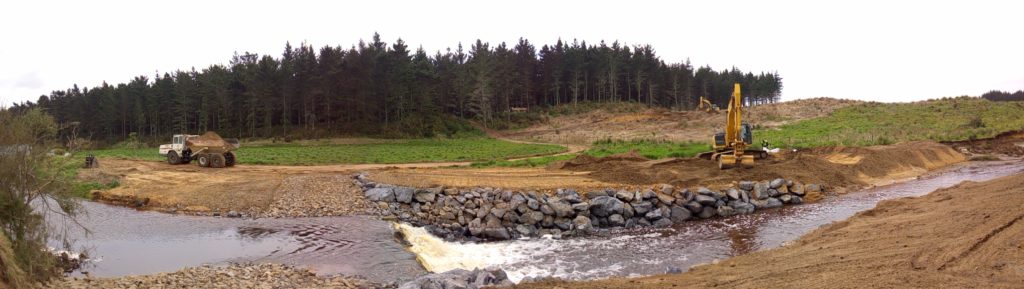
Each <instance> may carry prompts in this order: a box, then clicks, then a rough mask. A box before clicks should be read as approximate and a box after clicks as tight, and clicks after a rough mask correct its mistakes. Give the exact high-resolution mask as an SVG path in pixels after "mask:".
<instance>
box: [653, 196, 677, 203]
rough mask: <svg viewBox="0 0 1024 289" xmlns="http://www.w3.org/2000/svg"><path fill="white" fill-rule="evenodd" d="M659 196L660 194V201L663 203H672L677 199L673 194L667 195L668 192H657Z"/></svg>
mask: <svg viewBox="0 0 1024 289" xmlns="http://www.w3.org/2000/svg"><path fill="white" fill-rule="evenodd" d="M657 196H658V201H661V203H662V204H665V205H671V204H672V202H674V201H675V200H676V198H673V197H672V196H670V195H667V194H657Z"/></svg>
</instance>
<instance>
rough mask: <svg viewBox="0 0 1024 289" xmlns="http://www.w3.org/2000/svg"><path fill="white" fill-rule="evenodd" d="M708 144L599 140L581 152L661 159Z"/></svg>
mask: <svg viewBox="0 0 1024 289" xmlns="http://www.w3.org/2000/svg"><path fill="white" fill-rule="evenodd" d="M708 149H709V147H708V144H704V143H673V142H665V141H650V140H641V141H600V142H596V143H594V144H593V145H592V146H591V147H590V149H588V150H586V151H584V152H583V153H585V154H588V155H591V156H595V157H605V156H610V155H614V154H621V153H627V152H630V151H634V150H635V151H636V152H637V153H638V154H640V155H642V156H644V157H646V158H649V159H661V158H667V157H691V156H694V155H696V154H697V153H700V152H703V151H707V150H708ZM574 157H576V156H575V155H560V156H549V157H540V158H531V159H525V160H517V161H504V160H492V161H486V162H477V163H473V166H474V167H492V166H499V167H535V166H546V165H547V164H549V163H551V162H555V161H564V160H568V159H572V158H574Z"/></svg>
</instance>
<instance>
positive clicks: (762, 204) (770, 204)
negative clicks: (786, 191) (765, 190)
mask: <svg viewBox="0 0 1024 289" xmlns="http://www.w3.org/2000/svg"><path fill="white" fill-rule="evenodd" d="M751 203H753V204H754V206H756V207H757V208H758V209H770V208H778V207H781V206H782V201H779V199H776V198H768V199H764V200H753V201H751Z"/></svg>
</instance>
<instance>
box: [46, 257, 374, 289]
mask: <svg viewBox="0 0 1024 289" xmlns="http://www.w3.org/2000/svg"><path fill="white" fill-rule="evenodd" d="M50 286H51V288H67V289H86V288H103V289H116V288H123V289H128V288H342V289H356V288H359V289H363V288H383V286H381V285H379V284H373V283H370V282H368V281H363V280H359V279H352V278H346V277H318V276H316V274H314V273H313V272H311V271H309V270H306V269H298V268H293V267H289V266H285V265H279V264H269V263H268V264H232V265H229V266H225V267H216V266H200V267H191V268H185V269H182V270H180V271H177V272H173V273H161V274H155V275H142V276H125V277H116V278H65V279H63V280H60V281H57V282H55V283H53V284H50Z"/></svg>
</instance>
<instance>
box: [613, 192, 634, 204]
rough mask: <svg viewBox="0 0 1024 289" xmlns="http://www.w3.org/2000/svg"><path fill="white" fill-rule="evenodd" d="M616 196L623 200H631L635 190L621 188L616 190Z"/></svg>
mask: <svg viewBox="0 0 1024 289" xmlns="http://www.w3.org/2000/svg"><path fill="white" fill-rule="evenodd" d="M615 198H618V199H619V200H622V201H624V202H629V201H632V200H633V192H629V191H626V190H619V191H618V192H615Z"/></svg>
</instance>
